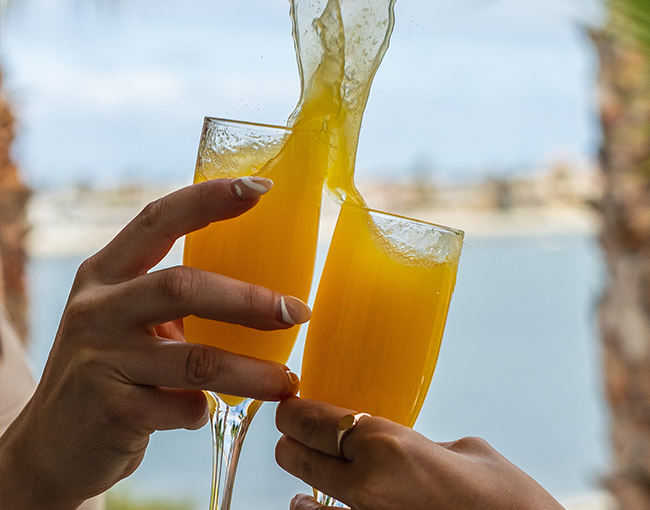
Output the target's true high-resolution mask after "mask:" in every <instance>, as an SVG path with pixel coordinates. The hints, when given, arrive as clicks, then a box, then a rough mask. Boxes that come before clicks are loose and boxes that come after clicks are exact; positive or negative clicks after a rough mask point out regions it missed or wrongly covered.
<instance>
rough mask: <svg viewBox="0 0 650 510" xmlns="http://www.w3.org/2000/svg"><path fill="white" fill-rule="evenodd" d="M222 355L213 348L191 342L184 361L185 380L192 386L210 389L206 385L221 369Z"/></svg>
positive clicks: (222, 363)
mask: <svg viewBox="0 0 650 510" xmlns="http://www.w3.org/2000/svg"><path fill="white" fill-rule="evenodd" d="M223 365H224V357H223V356H222V355H221V354H220V353H219V351H216V350H214V349H210V348H209V347H206V346H204V345H200V344H192V346H191V348H190V350H189V353H188V356H187V360H186V363H185V381H186V382H187V384H188V385H189V386H191V387H193V388H197V389H201V390H204V389H211V388H208V387H207V386H208V385H209V384H210V383H211V382H213V381H214V379H215V375H216V374H219V373H220V372H221V371H222V370H223Z"/></svg>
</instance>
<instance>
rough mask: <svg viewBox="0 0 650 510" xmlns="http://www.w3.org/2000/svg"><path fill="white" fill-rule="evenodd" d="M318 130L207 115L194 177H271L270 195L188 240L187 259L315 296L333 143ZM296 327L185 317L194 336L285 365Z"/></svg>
mask: <svg viewBox="0 0 650 510" xmlns="http://www.w3.org/2000/svg"><path fill="white" fill-rule="evenodd" d="M320 136H321V134H320V133H317V132H313V131H306V130H299V129H294V130H291V129H288V128H280V127H272V126H263V125H258V124H248V123H234V122H232V121H224V120H219V119H211V118H207V119H206V120H205V126H204V135H203V137H202V142H201V147H200V148H199V156H198V159H197V165H196V171H195V177H194V181H195V182H200V181H204V180H208V179H217V178H223V177H229V178H232V177H242V176H258V177H266V178H268V179H271V180H272V181H273V183H274V185H273V190H272V192H271V193H269V194H268V195H266V196H265V197H264V199H263V200H261V201H260V203H259V204H257V205H256V206H255V207H254V208H253V209H251V210H250V211H248V212H246V213H245V214H243V215H242V216H239V217H237V218H233V219H230V220H228V221H222V222H218V223H213V224H211V225H209V226H207V227H206V228H204V229H202V230H199V231H197V232H193V233H191V234H189V235H188V236H187V237H186V239H185V252H184V260H183V263H184V264H185V265H188V266H191V267H196V268H199V269H203V270H206V271H212V272H216V273H219V274H222V275H225V276H229V277H231V278H236V279H238V280H242V281H245V282H249V283H254V284H256V285H262V286H264V287H268V288H269V289H272V290H275V291H278V292H281V293H283V294H287V295H291V296H296V297H297V298H299V299H302V300H303V301H307V299H308V298H309V290H310V287H311V282H312V277H313V271H314V260H315V257H316V245H317V242H318V223H319V215H320V204H321V199H322V189H323V179H324V178H325V175H326V171H327V164H328V152H327V150H328V148H327V145H326V144H325V143H323V142H322V141H321V139H320V138H319V137H320ZM297 332H298V328H290V329H285V330H281V331H258V330H254V329H250V328H245V327H243V326H239V325H236V324H226V323H222V322H216V321H210V320H205V319H199V318H197V317H194V316H190V317H188V318H186V319H185V335H186V338H187V340H188V341H190V342H199V343H206V344H210V345H213V346H215V347H219V348H220V349H224V350H227V351H231V352H235V353H238V354H245V355H247V356H254V357H256V358H262V359H269V360H273V361H277V362H278V363H286V361H287V359H288V358H289V354H291V349H292V347H293V343H294V341H295V339H296V335H297Z"/></svg>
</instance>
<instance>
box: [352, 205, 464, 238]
mask: <svg viewBox="0 0 650 510" xmlns="http://www.w3.org/2000/svg"><path fill="white" fill-rule="evenodd" d="M341 207H350V208H352V209H361V210H364V211H367V212H369V213H375V214H379V215H381V216H388V217H391V218H396V219H398V220H406V221H409V222H411V223H418V224H421V225H425V226H428V227H433V228H434V229H435V230H436V231H438V232H440V231H442V233H443V234H450V235H454V236H458V237H460V238H461V239H462V238H464V237H465V232H464V231H463V230H460V229H458V228H454V227H447V226H446V225H440V224H438V223H432V222H430V221H425V220H419V219H417V218H411V217H409V216H404V215H403V214H396V213H391V212H387V211H380V210H379V209H373V208H372V207H368V206H366V205H359V204H355V203H352V202H347V201H346V202H343V203H342V204H341Z"/></svg>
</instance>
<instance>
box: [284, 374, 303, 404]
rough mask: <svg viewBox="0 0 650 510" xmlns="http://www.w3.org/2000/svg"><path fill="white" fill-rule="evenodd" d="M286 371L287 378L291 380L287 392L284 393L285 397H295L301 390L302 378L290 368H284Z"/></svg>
mask: <svg viewBox="0 0 650 510" xmlns="http://www.w3.org/2000/svg"><path fill="white" fill-rule="evenodd" d="M284 369H285V370H286V371H287V378H288V379H289V385H288V386H287V391H285V392H284V396H285V397H293V396H295V395H297V394H298V391H299V390H300V378H299V377H298V375H296V374H294V373H293V372H292V371H291V370H289V368H288V367H284Z"/></svg>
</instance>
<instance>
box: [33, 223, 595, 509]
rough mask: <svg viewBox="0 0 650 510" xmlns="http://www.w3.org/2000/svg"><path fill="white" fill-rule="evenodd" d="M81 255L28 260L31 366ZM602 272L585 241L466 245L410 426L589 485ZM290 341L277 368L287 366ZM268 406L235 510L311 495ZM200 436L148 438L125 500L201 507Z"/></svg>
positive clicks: (203, 449) (206, 455) (245, 462)
mask: <svg viewBox="0 0 650 510" xmlns="http://www.w3.org/2000/svg"><path fill="white" fill-rule="evenodd" d="M323 255H324V253H323V250H321V253H320V258H319V260H320V262H319V264H321V265H322V262H323ZM81 260H82V259H81V257H76V258H36V259H34V260H33V261H32V263H31V266H30V281H31V291H32V316H33V320H32V331H33V334H34V341H33V344H32V359H33V363H34V367H35V369H36V371H37V372H40V370H41V369H42V366H43V364H44V363H45V360H46V357H47V351H48V349H49V346H50V344H51V341H52V338H53V336H54V333H55V331H56V327H57V324H58V320H59V317H60V314H61V311H62V310H63V306H64V304H65V300H66V296H67V293H68V291H69V288H70V286H71V282H72V278H73V276H74V273H75V270H76V267H77V266H78V264H79V263H80V262H81ZM602 275H603V268H602V262H601V260H600V254H599V250H598V245H597V243H596V240H595V239H594V238H593V237H592V236H590V235H586V234H585V235H578V236H554V237H532V236H531V237H521V238H495V239H468V240H467V242H466V247H465V249H464V252H463V255H462V258H461V265H460V271H459V277H458V285H457V287H456V293H455V296H454V300H453V303H452V307H451V311H450V315H449V320H448V325H447V331H446V333H445V338H444V341H443V347H442V351H441V354H440V360H439V364H438V369H437V371H436V374H435V376H434V379H433V383H432V386H431V390H430V392H429V397H428V400H427V402H426V403H425V405H424V408H423V410H422V413H421V416H420V419H419V421H418V423H417V425H416V429H417V430H419V431H420V432H422V433H423V434H425V435H426V436H428V437H430V438H432V439H434V440H440V441H444V440H451V439H454V438H458V437H461V436H464V435H478V436H482V437H484V438H486V439H487V440H488V441H489V442H490V443H491V444H492V445H493V446H495V447H496V448H497V449H498V450H499V451H500V452H502V453H503V454H504V455H506V456H507V457H508V458H509V459H511V460H512V461H513V462H515V463H516V464H517V465H519V466H520V467H521V468H523V469H524V470H526V471H527V472H528V473H529V474H531V475H532V476H533V477H534V478H536V479H537V480H538V481H539V482H540V483H542V484H543V485H544V486H545V487H546V488H547V489H548V490H549V491H550V492H551V493H552V494H554V495H555V496H556V497H564V496H569V495H575V494H581V493H585V492H589V491H591V490H593V489H594V488H597V487H598V479H599V477H600V476H601V475H603V474H604V472H605V468H606V465H607V457H608V449H607V431H606V413H605V411H604V407H603V402H602V396H601V375H600V361H599V347H598V339H597V331H596V327H595V303H596V300H597V298H598V295H599V292H600V286H601V282H602V280H603V277H602ZM303 334H304V332H303ZM301 339H302V335H301ZM301 339H300V340H299V347H298V348H297V350H296V352H294V355H293V356H292V359H291V360H290V362H289V364H290V366H291V367H292V368H293V369H295V370H296V371H298V370H299V368H300V367H299V365H300V349H301V342H302V340H301ZM273 412H274V406H273V405H272V404H265V405H264V406H262V409H261V411H260V412H259V414H258V416H256V418H255V421H254V423H253V426H252V427H251V431H250V433H249V436H248V438H247V440H246V444H245V447H244V452H243V455H242V460H241V464H240V472H239V475H238V479H237V484H236V488H235V491H236V492H235V497H234V503H233V508H234V509H241V510H244V509H246V510H257V509H259V510H262V509H264V510H269V509H285V508H288V503H289V500H290V498H291V497H292V496H293V495H294V494H295V493H296V492H299V491H300V492H305V491H308V490H309V489H308V487H306V486H305V485H304V484H303V483H302V482H300V481H297V480H294V479H292V478H291V477H290V476H289V475H287V474H286V473H284V472H283V471H282V470H280V468H278V467H277V466H276V464H275V461H274V458H273V448H274V443H275V441H276V439H277V437H278V433H277V432H276V431H275V428H274V426H273ZM209 443H210V437H209V430H208V428H207V427H206V428H204V429H202V430H200V431H196V432H189V431H185V430H183V431H174V432H158V433H155V434H154V435H153V437H152V439H151V443H150V447H149V450H148V452H147V455H146V457H145V459H144V461H143V463H142V465H141V466H140V468H139V469H138V470H137V471H136V473H135V474H134V475H133V476H132V477H131V478H130V479H128V480H126V481H123V482H121V484H123V485H128V486H129V488H130V490H131V491H132V492H133V493H135V494H148V495H158V496H161V495H165V496H170V497H177V498H182V497H190V498H191V499H193V500H194V501H196V503H197V508H207V505H208V500H209V483H210V464H211V453H210V446H209Z"/></svg>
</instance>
